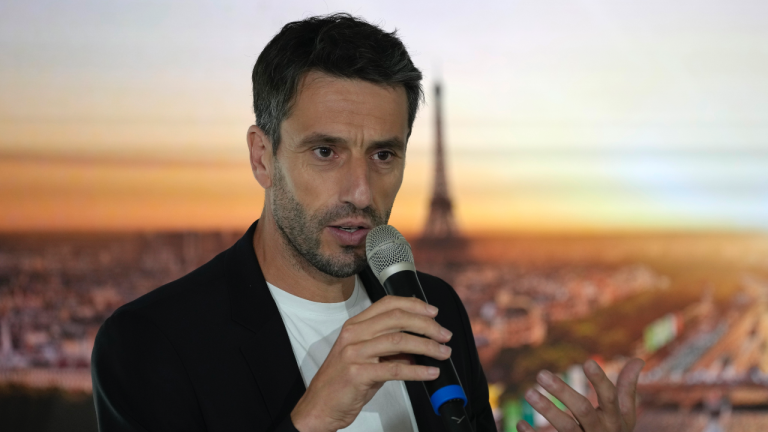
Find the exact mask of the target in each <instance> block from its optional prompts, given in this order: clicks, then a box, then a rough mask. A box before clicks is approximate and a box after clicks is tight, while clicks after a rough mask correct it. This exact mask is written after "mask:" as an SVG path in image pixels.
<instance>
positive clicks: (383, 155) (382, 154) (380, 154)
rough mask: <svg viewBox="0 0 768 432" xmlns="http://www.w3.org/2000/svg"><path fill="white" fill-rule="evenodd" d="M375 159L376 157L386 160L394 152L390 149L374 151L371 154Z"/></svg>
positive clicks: (390, 157)
mask: <svg viewBox="0 0 768 432" xmlns="http://www.w3.org/2000/svg"><path fill="white" fill-rule="evenodd" d="M373 156H374V158H375V159H378V160H380V161H387V160H390V159H392V157H393V156H394V154H393V153H392V152H391V151H387V150H382V151H380V152H376V154H375V155H373Z"/></svg>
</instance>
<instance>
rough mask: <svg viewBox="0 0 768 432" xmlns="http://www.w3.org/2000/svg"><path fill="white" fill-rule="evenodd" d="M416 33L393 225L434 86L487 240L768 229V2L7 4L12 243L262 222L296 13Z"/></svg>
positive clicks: (1, 142)
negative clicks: (254, 162) (265, 119)
mask: <svg viewBox="0 0 768 432" xmlns="http://www.w3.org/2000/svg"><path fill="white" fill-rule="evenodd" d="M337 11H348V12H350V13H353V14H355V15H359V16H362V17H364V18H366V19H367V20H369V21H371V22H373V23H377V24H379V25H381V26H382V27H383V28H384V29H386V30H393V29H395V28H397V29H398V32H399V35H400V37H401V38H402V39H403V41H404V42H405V44H406V46H407V47H408V49H409V51H410V52H411V55H412V57H413V60H414V62H415V63H416V65H417V67H419V68H420V69H421V70H422V71H423V72H424V75H425V82H424V84H425V90H426V91H427V104H426V105H425V106H424V107H423V108H422V111H420V113H419V116H418V118H417V120H416V124H415V127H414V132H413V135H412V137H411V141H410V143H409V150H408V156H407V170H406V178H405V182H404V184H403V188H402V189H401V193H400V195H399V197H398V200H397V202H396V204H395V209H394V213H393V217H392V220H391V223H392V224H393V225H396V226H398V227H399V228H401V230H403V231H410V232H415V231H418V230H420V229H421V226H422V224H423V221H424V219H425V217H426V211H427V203H428V199H429V193H430V190H431V170H432V159H431V155H432V153H431V151H432V146H433V133H434V131H433V128H432V122H433V111H432V110H433V104H432V101H433V99H432V97H433V93H432V86H433V84H434V82H435V80H436V79H440V80H442V81H443V83H444V94H445V101H444V112H445V116H446V118H445V124H446V130H445V137H446V144H447V146H448V154H447V157H448V159H447V162H448V173H449V185H450V187H451V190H452V193H453V196H454V200H455V209H456V213H457V218H458V221H459V224H460V226H461V228H462V230H463V231H465V232H468V233H480V232H493V231H505V232H520V231H566V232H567V231H581V230H590V231H592V230H603V229H609V230H638V229H639V230H678V229H715V230H729V229H738V230H742V229H758V230H762V231H765V230H768V79H766V77H768V26H767V25H766V17H768V2H766V1H762V0H754V1H747V0H719V1H711V0H698V1H688V0H680V1H674V2H670V1H660V0H648V1H643V2H616V1H609V0H581V1H535V0H530V1H509V2H507V1H504V2H501V1H499V2H483V1H473V2H467V1H463V2H449V1H439V2H438V1H399V0H393V1H378V2H367V3H366V2H359V1H354V2H352V1H335V0H319V1H309V0H307V1H273V2H266V1H215V2H214V1H210V2H201V1H152V2H148V1H142V2H128V1H124V2H123V1H111V2H103V1H75V2H56V1H39V0H38V1H17V0H6V1H4V2H2V4H0V231H15V230H133V229H142V230H155V229H173V230H177V229H237V230H242V229H244V228H245V227H247V225H248V224H249V223H250V222H251V221H253V220H254V219H256V218H257V217H258V216H259V213H260V209H261V205H262V200H263V192H262V190H261V189H260V188H259V186H258V184H257V183H256V182H255V180H253V177H252V176H251V173H250V169H249V166H248V162H247V149H246V145H245V132H246V129H247V128H248V126H249V125H250V124H252V123H253V112H252V108H251V88H250V85H251V84H250V74H251V69H252V67H253V63H254V62H255V60H256V57H257V56H258V54H259V53H260V52H261V49H262V48H263V47H264V45H265V44H266V43H267V42H268V41H269V40H270V39H271V37H272V36H273V35H274V34H275V33H276V32H277V31H278V30H279V29H280V27H281V26H282V25H284V24H285V23H287V22H290V21H293V20H297V19H301V18H304V17H307V16H311V15H316V14H325V13H330V12H337Z"/></svg>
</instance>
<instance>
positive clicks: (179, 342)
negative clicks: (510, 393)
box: [91, 221, 496, 432]
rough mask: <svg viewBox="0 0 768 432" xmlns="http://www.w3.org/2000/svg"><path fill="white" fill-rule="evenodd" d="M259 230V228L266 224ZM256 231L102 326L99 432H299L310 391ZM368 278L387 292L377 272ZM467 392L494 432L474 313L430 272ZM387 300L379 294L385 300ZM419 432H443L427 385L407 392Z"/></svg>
mask: <svg viewBox="0 0 768 432" xmlns="http://www.w3.org/2000/svg"><path fill="white" fill-rule="evenodd" d="M257 222H258V221H257ZM255 229H256V223H254V224H253V225H251V227H250V228H249V229H248V231H247V232H246V233H245V235H244V236H243V237H242V238H241V239H240V240H238V241H237V242H236V243H235V244H234V245H233V246H232V247H231V248H229V249H227V250H226V251H224V252H222V253H220V254H219V255H217V256H216V257H215V258H213V259H212V260H211V261H209V262H208V263H206V264H205V265H203V266H202V267H200V268H198V269H197V270H195V271H193V272H192V273H190V274H188V275H186V276H184V277H182V278H181V279H179V280H176V281H174V282H171V283H169V284H167V285H164V286H162V287H160V288H158V289H156V290H154V291H152V292H150V293H148V294H146V295H144V296H142V297H140V298H138V299H136V300H134V301H132V302H130V303H128V304H126V305H124V306H122V307H120V308H119V309H117V310H116V311H115V313H114V314H112V316H111V317H109V318H108V319H107V320H106V321H105V322H104V324H103V325H102V326H101V329H100V330H99V333H98V335H97V336H96V343H95V345H94V348H93V354H92V365H91V373H92V378H93V397H94V402H95V405H96V414H97V418H98V423H99V430H100V431H102V432H112V431H147V432H155V431H156V432H161V431H162V432H174V431H185V432H194V431H210V432H213V431H221V432H225V431H226V432H236V431H251V432H255V431H292V432H295V431H296V429H295V428H294V426H293V424H292V423H291V419H290V413H291V411H292V410H293V407H294V406H295V405H296V403H297V402H298V400H299V398H301V396H302V395H303V394H304V391H305V387H304V382H303V380H302V378H301V375H300V373H299V367H298V365H297V363H296V359H295V357H294V355H293V351H292V348H291V342H290V340H289V339H288V333H287V331H286V329H285V326H284V325H283V321H282V318H281V317H280V313H279V312H278V309H277V305H276V304H275V301H274V300H273V299H272V296H271V294H270V293H269V290H268V288H267V285H266V282H265V280H264V275H263V274H262V272H261V268H260V267H259V263H258V261H257V260H256V254H255V253H254V250H253V243H252V240H253V233H254V231H255ZM360 276H361V278H362V279H363V283H364V284H365V286H366V289H367V291H368V293H369V296H371V301H375V300H377V299H378V298H380V297H381V295H383V294H384V291H383V288H382V287H381V284H379V282H378V281H377V280H376V279H375V278H374V277H373V275H372V274H371V272H370V270H368V271H367V272H363V273H361V275H360ZM419 280H420V281H421V284H422V287H423V289H424V292H425V294H426V296H427V299H428V300H429V302H430V303H431V304H434V305H435V306H437V307H438V308H439V309H440V312H439V313H438V316H437V321H438V322H439V323H440V324H441V325H442V326H444V327H446V328H448V329H449V330H451V331H452V332H453V338H452V340H451V341H450V342H449V343H448V345H450V346H451V348H453V353H452V359H453V363H454V365H455V367H456V371H457V373H458V375H459V379H460V380H461V383H462V385H463V387H464V391H465V392H466V394H467V398H468V399H469V403H468V404H467V413H468V415H469V418H470V420H471V422H472V423H473V424H474V426H475V427H474V429H475V431H476V432H481V431H495V430H496V427H495V425H494V421H493V416H492V413H491V408H490V405H489V403H488V386H487V383H486V380H485V375H483V370H482V368H481V366H480V362H479V361H478V357H477V350H476V348H475V344H474V339H473V337H472V330H471V329H470V326H469V319H468V318H467V313H466V311H465V309H464V307H463V305H462V304H461V301H460V300H459V297H458V296H457V295H456V293H455V291H454V290H453V288H451V287H450V286H449V285H448V284H446V283H445V282H443V281H442V280H440V279H438V278H436V277H433V276H429V275H427V274H423V273H419ZM377 292H378V293H379V295H377V294H376V293H377ZM406 388H407V389H408V395H409V397H410V400H411V404H412V406H413V411H414V415H415V417H416V422H417V424H418V427H419V431H421V432H426V431H442V430H444V426H443V424H442V420H441V419H440V417H438V416H437V415H435V413H434V411H432V408H431V406H430V403H429V400H428V397H427V395H426V392H425V390H424V387H423V385H422V384H421V383H420V382H406Z"/></svg>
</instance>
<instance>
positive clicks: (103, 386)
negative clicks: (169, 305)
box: [91, 310, 205, 432]
mask: <svg viewBox="0 0 768 432" xmlns="http://www.w3.org/2000/svg"><path fill="white" fill-rule="evenodd" d="M91 378H92V380H93V399H94V403H95V405H96V418H97V421H98V425H99V431H101V432H117V431H120V432H129V431H130V432H138V431H142V432H160V431H163V432H166V431H167V432H174V431H187V432H194V431H204V430H205V424H204V421H203V418H202V414H201V412H200V408H199V405H198V403H197V397H196V396H195V392H194V389H193V387H192V383H191V382H190V380H189V377H188V376H187V373H186V371H185V369H184V365H183V364H182V362H181V359H180V357H179V356H178V354H177V353H176V351H175V350H174V348H173V346H172V345H171V342H170V341H169V340H168V338H167V337H166V336H165V335H164V334H163V333H162V332H161V331H160V329H159V328H158V327H156V326H155V325H154V324H153V323H152V322H151V321H150V320H149V319H148V318H147V317H144V316H142V315H140V314H137V313H135V312H132V311H126V310H122V311H121V310H118V311H117V312H116V313H115V314H114V315H113V316H112V317H110V318H109V319H107V321H106V322H105V323H104V324H103V325H102V326H101V329H99V333H98V334H97V336H96V342H95V344H94V347H93V352H92V354H91Z"/></svg>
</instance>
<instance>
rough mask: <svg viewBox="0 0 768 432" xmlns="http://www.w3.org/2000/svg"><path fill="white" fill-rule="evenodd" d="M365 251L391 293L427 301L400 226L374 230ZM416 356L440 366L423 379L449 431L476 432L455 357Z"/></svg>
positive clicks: (366, 240) (380, 279) (385, 226)
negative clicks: (435, 374) (431, 377)
mask: <svg viewBox="0 0 768 432" xmlns="http://www.w3.org/2000/svg"><path fill="white" fill-rule="evenodd" d="M365 252H366V256H367V259H368V265H369V266H370V267H371V270H372V271H373V274H374V275H375V276H376V278H377V279H378V280H379V282H381V285H382V286H383V287H384V291H386V293H387V295H395V296H401V297H416V298H418V299H420V300H422V301H424V302H425V303H426V302H427V299H426V297H425V296H424V291H423V290H422V289H421V284H420V283H419V278H418V277H417V276H416V266H415V265H414V261H413V252H412V251H411V245H410V244H408V242H407V241H406V240H405V237H403V235H402V234H400V232H399V231H397V229H395V228H394V227H393V226H390V225H380V226H377V227H376V228H374V229H372V230H371V231H370V232H369V233H368V236H367V237H366V239H365ZM416 336H421V335H416ZM413 357H414V358H415V360H416V363H417V364H419V365H422V366H433V367H437V368H439V369H440V375H439V376H438V377H437V378H436V379H435V380H433V381H423V384H424V389H425V390H426V392H427V396H428V397H429V400H430V402H431V404H432V408H433V409H434V411H435V414H437V415H439V416H441V417H442V418H443V423H445V426H446V428H447V430H448V431H450V432H473V431H472V426H471V425H470V423H469V418H468V416H467V411H466V409H465V407H466V405H467V396H466V395H465V394H464V389H463V388H462V387H461V382H460V381H459V376H458V374H456V369H455V368H454V366H453V362H452V361H451V359H450V358H449V359H447V360H436V359H433V358H432V357H427V356H423V355H414V356H413Z"/></svg>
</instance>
